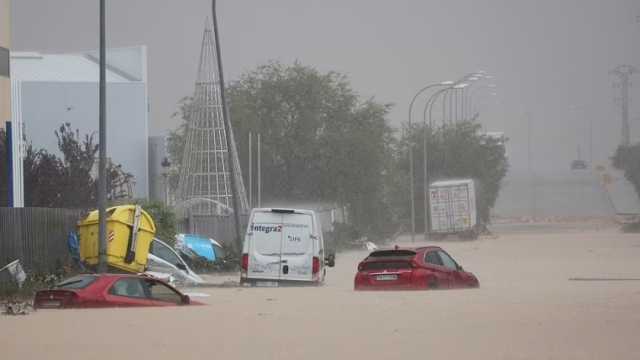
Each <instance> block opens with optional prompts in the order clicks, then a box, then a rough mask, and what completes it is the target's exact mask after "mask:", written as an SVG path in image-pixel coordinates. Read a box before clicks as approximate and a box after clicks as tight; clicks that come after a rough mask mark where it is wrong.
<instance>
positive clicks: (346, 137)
mask: <svg viewBox="0 0 640 360" xmlns="http://www.w3.org/2000/svg"><path fill="white" fill-rule="evenodd" d="M228 97H229V99H230V114H231V120H232V124H233V127H234V134H235V139H236V143H237V145H238V153H239V158H240V161H241V163H242V164H243V168H245V171H244V173H243V175H244V176H245V177H246V176H247V175H248V171H246V164H248V156H249V155H248V134H249V132H253V133H254V135H255V134H258V133H259V134H261V138H262V152H261V154H262V190H263V200H264V201H271V200H274V201H280V202H287V201H304V202H313V201H335V202H337V203H339V204H341V205H344V206H347V207H348V209H349V211H350V215H351V219H352V221H353V222H354V223H355V224H357V225H358V227H359V228H361V229H362V230H367V231H371V232H376V231H377V230H380V229H379V228H378V227H379V226H380V225H382V224H385V223H387V222H386V221H385V219H386V218H388V217H389V214H388V210H389V209H388V206H386V203H385V201H384V181H383V173H384V169H385V166H386V165H387V164H388V154H389V147H390V144H391V142H392V141H393V136H392V135H393V131H392V129H391V128H390V127H389V126H388V124H387V121H386V116H387V113H388V110H389V105H385V104H379V103H377V102H375V101H374V100H373V99H369V100H366V101H362V100H361V99H359V97H358V96H357V94H356V93H355V92H354V91H353V90H352V89H351V87H350V85H349V82H348V80H347V78H346V77H345V76H343V75H341V74H338V73H335V72H328V73H321V72H319V71H318V70H316V69H314V68H312V67H308V66H303V65H301V64H299V63H295V64H293V65H285V64H281V63H279V62H272V63H269V64H266V65H262V66H259V67H258V68H257V69H255V70H253V71H250V72H247V73H245V74H243V75H242V76H241V77H240V79H239V80H238V81H236V82H234V83H232V84H231V85H230V86H229V88H228ZM189 104H190V99H189V98H185V99H184V101H182V102H181V103H180V104H179V111H178V112H177V116H178V117H182V118H186V117H188V112H189ZM184 129H185V127H184V126H183V125H181V127H180V128H178V129H177V131H175V132H173V133H172V134H171V135H170V138H169V151H170V152H173V154H172V159H173V161H174V162H177V163H174V164H175V165H176V166H178V167H179V166H180V164H179V163H180V162H181V160H182V157H181V155H182V154H180V153H179V152H180V151H182V149H183V146H184ZM254 141H255V137H254ZM254 146H255V143H254ZM248 183H249V182H248V179H245V184H247V185H248Z"/></svg>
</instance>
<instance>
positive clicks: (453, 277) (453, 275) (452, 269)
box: [438, 250, 471, 288]
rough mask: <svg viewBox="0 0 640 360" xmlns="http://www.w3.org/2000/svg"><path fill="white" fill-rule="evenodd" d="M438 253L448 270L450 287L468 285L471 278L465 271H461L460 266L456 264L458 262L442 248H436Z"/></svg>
mask: <svg viewBox="0 0 640 360" xmlns="http://www.w3.org/2000/svg"><path fill="white" fill-rule="evenodd" d="M438 255H439V256H440V259H441V260H442V263H443V264H444V267H445V268H447V270H448V271H449V278H450V286H451V288H464V287H469V286H470V284H469V282H470V281H471V278H470V276H469V275H468V274H467V273H465V272H464V271H462V268H461V267H460V266H459V265H458V263H456V261H455V260H453V258H452V257H451V256H450V255H449V254H447V253H446V252H445V251H444V250H438Z"/></svg>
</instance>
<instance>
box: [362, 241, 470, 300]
mask: <svg viewBox="0 0 640 360" xmlns="http://www.w3.org/2000/svg"><path fill="white" fill-rule="evenodd" d="M478 286H480V283H479V282H478V279H477V278H476V277H475V275H473V274H472V273H470V272H467V271H464V269H463V268H462V266H460V265H458V263H456V261H455V260H453V258H452V257H451V256H450V255H449V254H447V253H446V252H445V251H444V250H442V249H441V248H440V247H437V246H426V247H420V248H416V249H398V248H397V247H396V248H395V249H393V250H377V251H374V252H372V253H371V254H369V256H367V258H365V259H364V260H362V262H360V264H358V273H357V274H356V277H355V280H354V288H355V289H356V290H418V289H455V288H475V287H478Z"/></svg>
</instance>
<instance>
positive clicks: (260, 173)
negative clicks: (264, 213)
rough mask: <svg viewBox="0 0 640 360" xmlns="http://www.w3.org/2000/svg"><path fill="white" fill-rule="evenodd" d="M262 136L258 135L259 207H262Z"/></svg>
mask: <svg viewBox="0 0 640 360" xmlns="http://www.w3.org/2000/svg"><path fill="white" fill-rule="evenodd" d="M261 140H262V136H261V134H260V133H258V207H262V163H261V160H262V144H261V142H260V141H261Z"/></svg>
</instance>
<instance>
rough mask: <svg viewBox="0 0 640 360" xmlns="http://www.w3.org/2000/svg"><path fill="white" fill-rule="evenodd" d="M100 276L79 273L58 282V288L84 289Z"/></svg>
mask: <svg viewBox="0 0 640 360" xmlns="http://www.w3.org/2000/svg"><path fill="white" fill-rule="evenodd" d="M97 278H98V277H97V276H95V275H78V276H74V277H72V278H69V279H67V280H64V281H62V282H60V283H58V284H57V285H56V286H55V288H56V289H69V290H73V289H84V288H86V287H87V286H89V285H91V284H93V282H94V281H96V279H97Z"/></svg>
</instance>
